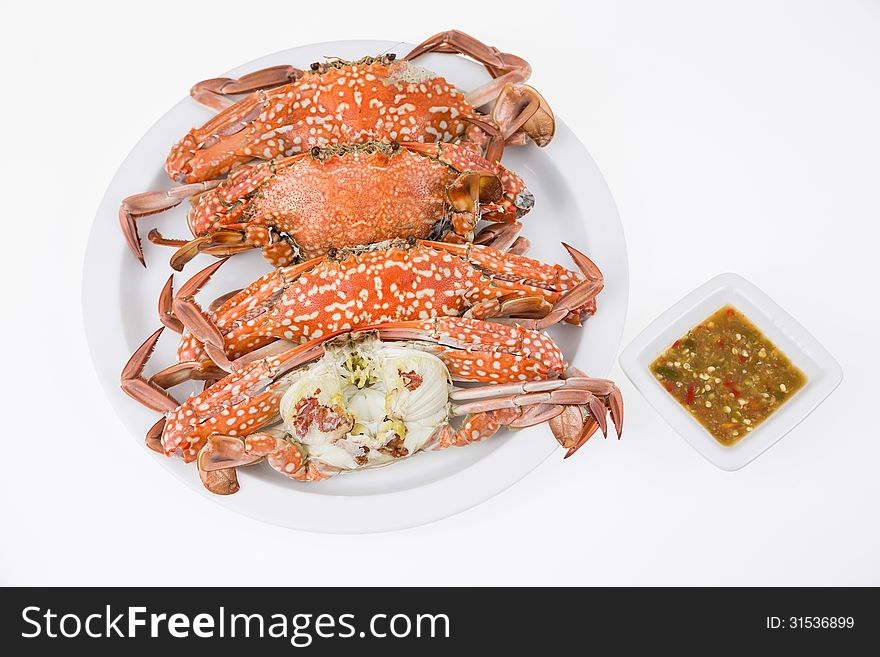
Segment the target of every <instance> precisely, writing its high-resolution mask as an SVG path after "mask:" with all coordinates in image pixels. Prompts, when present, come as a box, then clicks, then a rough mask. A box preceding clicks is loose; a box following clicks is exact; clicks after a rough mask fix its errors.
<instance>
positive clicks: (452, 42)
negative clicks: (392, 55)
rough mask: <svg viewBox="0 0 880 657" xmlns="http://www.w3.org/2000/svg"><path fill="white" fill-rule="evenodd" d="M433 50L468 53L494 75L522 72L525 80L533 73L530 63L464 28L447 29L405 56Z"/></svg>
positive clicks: (521, 77) (520, 76)
mask: <svg viewBox="0 0 880 657" xmlns="http://www.w3.org/2000/svg"><path fill="white" fill-rule="evenodd" d="M429 52H437V53H451V54H455V55H466V56H468V57H470V58H471V59H474V60H476V61H477V62H479V63H480V64H482V65H483V66H484V67H485V68H486V70H487V71H489V75H491V76H492V77H493V78H498V77H499V76H502V75H505V74H507V73H510V72H516V73H518V75H519V81H520V82H525V81H526V80H527V79H528V78H529V75H531V72H532V69H531V67H530V66H529V64H528V62H526V61H525V60H524V59H521V58H519V57H517V56H516V55H511V54H509V53H504V52H501V51H500V50H498V48H495V47H494V46H489V45H487V44H485V43H483V42H482V41H480V40H479V39H476V38H474V37H472V36H471V35H469V34H465V33H464V32H462V31H460V30H447V31H445V32H440V33H438V34H435V35H434V36H432V37H429V38H427V39H425V40H424V41H423V42H422V43H420V44H419V45H417V46H416V47H415V48H413V49H412V50H411V51H410V52H409V53H408V54H407V55H406V56H405V57H404V58H403V59H404V60H408V61H412V60H414V59H416V58H417V57H421V56H422V55H424V54H427V53H429ZM474 104H476V103H474ZM480 104H482V103H480Z"/></svg>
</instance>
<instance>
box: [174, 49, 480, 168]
mask: <svg viewBox="0 0 880 657" xmlns="http://www.w3.org/2000/svg"><path fill="white" fill-rule="evenodd" d="M472 116H482V115H479V114H478V113H477V112H476V110H475V109H474V108H473V107H472V106H470V105H469V104H468V103H467V101H466V100H465V97H464V95H463V94H462V93H461V92H460V91H459V90H458V89H456V88H455V86H454V85H452V84H450V83H449V82H447V81H446V80H445V79H444V78H442V77H440V76H438V75H436V74H434V73H431V72H430V71H427V70H426V69H423V68H421V67H420V66H417V65H415V64H412V63H410V62H407V61H393V59H392V58H390V57H389V56H383V57H378V58H374V57H365V58H364V59H362V60H360V61H357V62H351V63H348V62H341V61H333V62H329V63H325V64H321V65H318V67H317V70H313V71H306V72H305V75H304V76H303V77H302V78H300V79H299V80H296V81H294V82H291V83H290V84H286V85H283V86H280V87H277V88H275V89H271V90H266V91H256V92H254V93H252V94H250V95H248V96H246V97H245V98H243V99H241V100H240V101H238V102H237V103H235V104H233V105H231V106H230V107H228V108H226V109H225V110H224V111H222V112H220V113H219V114H218V115H217V116H215V117H214V118H213V119H211V120H210V121H208V123H206V124H205V125H204V126H203V127H201V128H194V129H193V130H191V131H190V132H189V133H188V134H187V135H186V136H185V137H184V138H183V139H182V140H181V141H180V142H179V143H178V144H176V145H175V146H174V147H173V148H172V149H171V152H170V154H169V155H168V159H167V160H166V163H165V170H166V172H167V173H168V175H169V176H170V177H171V178H172V179H173V180H176V181H178V182H200V181H204V180H210V179H213V178H217V177H220V176H223V175H225V174H226V173H228V172H229V171H230V170H231V169H232V168H233V166H235V165H236V164H241V163H243V162H247V161H249V160H252V159H254V158H261V159H267V160H269V159H273V158H276V157H279V156H282V155H293V154H295V153H300V152H303V151H307V150H309V149H310V148H312V147H313V146H318V147H324V146H327V145H330V144H358V143H365V142H369V141H391V140H399V141H418V142H435V141H440V142H449V141H453V140H456V139H458V138H460V137H461V136H462V135H464V134H465V132H466V131H468V129H469V127H470V128H472V129H473V131H474V132H475V133H479V132H480V131H479V129H478V128H476V127H475V126H473V125H471V124H469V123H468V122H467V119H468V118H469V117H472ZM482 118H483V120H485V117H482Z"/></svg>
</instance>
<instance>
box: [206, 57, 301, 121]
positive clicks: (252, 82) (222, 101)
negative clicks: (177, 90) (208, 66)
mask: <svg viewBox="0 0 880 657" xmlns="http://www.w3.org/2000/svg"><path fill="white" fill-rule="evenodd" d="M303 74H304V72H303V71H301V70H299V69H298V68H294V67H293V66H288V65H281V66H270V67H268V68H264V69H260V70H258V71H253V72H251V73H248V74H246V75H243V76H241V77H240V78H237V79H233V78H211V79H209V80H202V81H201V82H197V83H196V84H195V85H193V88H192V89H190V92H189V93H190V96H192V97H193V99H194V100H195V101H196V102H197V103H200V104H201V105H204V106H205V107H207V108H208V109H212V110H214V111H215V112H222V111H223V110H224V109H226V108H227V107H229V106H230V105H232V103H233V102H234V101H233V100H231V99H230V98H229V97H230V96H238V95H241V94H246V93H250V92H253V91H259V90H261V89H272V88H274V87H280V86H282V85H285V84H289V83H291V82H295V81H296V80H299V79H300V78H301V77H302V76H303Z"/></svg>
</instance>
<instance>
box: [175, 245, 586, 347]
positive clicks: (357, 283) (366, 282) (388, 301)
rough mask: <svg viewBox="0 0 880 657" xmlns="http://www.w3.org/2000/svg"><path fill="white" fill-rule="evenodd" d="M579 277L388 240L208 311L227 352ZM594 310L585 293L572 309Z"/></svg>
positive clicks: (549, 298)
mask: <svg viewBox="0 0 880 657" xmlns="http://www.w3.org/2000/svg"><path fill="white" fill-rule="evenodd" d="M584 280H585V278H584V276H583V275H582V274H580V273H577V272H574V271H570V270H568V269H565V268H564V267H562V266H560V265H557V264H553V265H549V264H546V263H542V262H540V261H538V260H534V259H532V258H528V257H526V256H515V255H513V254H510V253H504V252H501V251H498V250H497V249H493V248H490V247H487V246H477V245H470V244H446V243H441V242H428V241H418V242H416V243H414V244H407V243H406V242H402V241H400V240H398V241H395V242H393V243H392V244H390V245H384V246H381V247H373V248H369V249H351V250H345V251H343V252H340V254H339V256H338V258H329V257H324V258H315V259H313V260H310V261H308V262H304V263H300V264H298V265H294V266H291V267H283V268H280V269H277V270H275V271H272V272H270V273H268V274H265V275H264V276H262V277H260V278H259V279H257V280H256V281H254V282H253V283H252V284H251V285H250V286H248V287H247V288H245V289H244V290H242V291H241V292H239V293H238V294H236V295H235V296H233V297H232V298H230V299H228V300H227V301H226V302H224V303H223V304H222V305H221V306H220V307H218V308H217V309H216V310H215V311H214V314H213V321H214V323H215V324H216V325H217V327H218V328H219V329H220V331H221V333H222V334H223V338H224V346H225V350H226V353H227V355H228V356H229V357H230V358H238V357H240V356H242V355H244V354H247V353H249V352H251V351H253V350H254V349H257V348H259V347H261V346H263V345H265V344H267V343H268V342H271V341H272V340H273V339H275V338H283V339H285V340H290V341H293V342H304V341H306V340H310V339H313V338H317V337H321V336H324V335H327V334H329V333H334V332H336V331H340V330H351V329H357V328H359V327H363V326H371V325H374V324H379V323H382V322H389V321H402V320H419V319H430V318H432V317H438V316H444V317H448V316H458V315H462V314H464V313H465V312H468V311H472V310H473V309H474V307H475V306H478V305H479V304H481V303H489V304H492V303H495V302H496V301H498V302H504V301H507V300H512V299H523V298H527V297H531V298H536V299H541V300H542V302H544V303H546V304H547V305H548V306H550V305H552V304H554V303H555V302H556V301H557V300H558V299H559V298H560V297H561V296H562V294H564V293H565V292H566V291H567V290H570V289H572V288H573V287H574V286H576V285H577V284H579V283H581V282H583V281H584ZM595 311H596V302H595V299H594V298H592V299H590V300H589V301H587V302H586V303H585V304H584V305H583V306H582V307H580V308H577V309H575V310H574V311H573V312H574V314H575V315H577V316H580V315H581V314H593V313H595ZM475 316H477V315H475ZM485 316H486V315H483V317H485ZM177 355H178V360H179V361H181V362H184V361H200V360H202V358H203V356H204V352H203V346H202V343H201V342H199V341H198V340H197V339H196V338H195V337H193V336H192V335H190V334H188V333H187V334H185V335H184V338H183V340H182V341H181V343H180V346H179V348H178V352H177Z"/></svg>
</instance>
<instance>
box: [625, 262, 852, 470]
mask: <svg viewBox="0 0 880 657" xmlns="http://www.w3.org/2000/svg"><path fill="white" fill-rule="evenodd" d="M727 304H730V305H732V306H734V307H735V308H737V309H738V310H740V311H742V312H743V313H744V314H745V315H746V317H748V318H749V319H750V320H751V321H752V322H753V323H754V324H755V325H756V326H757V327H758V328H759V329H760V330H761V331H762V332H763V333H764V335H766V336H767V338H769V339H770V341H771V342H773V343H774V344H775V345H776V346H777V347H779V349H780V350H782V352H783V353H784V354H785V355H786V356H788V358H789V359H791V361H792V362H793V363H794V364H795V365H796V366H797V367H799V368H800V369H801V370H802V371H803V372H804V374H805V375H806V377H807V383H806V384H805V385H804V387H803V388H802V389H801V390H799V391H798V392H797V393H795V394H794V395H793V396H792V397H791V399H789V400H788V401H786V402H785V403H784V404H782V406H780V407H779V408H778V409H777V410H776V411H775V412H774V413H773V414H772V415H771V416H770V417H769V418H767V419H766V420H765V421H764V422H762V423H761V424H759V425H758V426H757V427H756V428H755V430H754V431H752V432H751V433H749V434H748V435H747V436H745V437H744V438H743V439H742V440H740V441H739V442H738V443H736V444H734V445H732V446H730V447H725V446H723V445H721V444H720V443H718V442H717V441H716V440H715V439H714V438H713V437H712V435H711V434H710V433H709V432H708V431H707V430H706V429H705V428H703V426H702V425H701V424H700V423H699V422H697V420H696V419H694V418H693V416H691V414H690V413H688V411H687V410H685V409H684V408H683V407H682V406H681V405H680V404H679V403H678V401H676V400H675V399H674V398H673V397H672V395H670V394H669V393H668V392H667V391H666V390H665V389H664V388H663V387H662V386H661V385H660V382H659V381H657V379H656V378H654V375H653V374H652V373H651V371H650V365H651V363H652V362H653V361H654V359H655V358H656V357H657V356H659V355H660V354H661V353H663V352H664V351H665V350H666V349H667V348H668V347H669V346H670V345H671V344H672V343H673V342H674V341H675V340H677V339H679V338H680V337H681V336H682V335H684V334H685V333H687V331H688V330H689V329H691V328H693V327H694V326H696V325H697V324H699V323H700V322H702V321H703V320H705V319H706V318H707V317H709V316H710V315H711V314H712V313H714V312H715V311H716V310H718V309H719V308H721V307H723V306H725V305H727ZM620 365H621V367H622V368H623V371H624V372H625V373H626V375H627V376H628V377H629V379H630V380H631V381H632V382H633V384H634V385H635V386H636V388H638V389H639V391H640V392H641V393H642V394H643V395H644V396H645V398H646V399H647V400H648V402H649V403H650V404H651V405H652V406H653V407H654V408H655V409H656V410H657V412H658V413H660V415H661V416H662V417H663V419H664V420H666V421H667V422H668V423H669V424H670V425H671V426H672V428H673V429H675V430H676V431H677V432H678V433H679V434H680V435H681V437H682V438H684V439H685V440H686V441H687V442H688V443H689V444H690V445H691V447H693V448H694V449H695V450H697V451H698V452H699V453H700V454H702V455H703V457H705V458H706V459H707V460H708V461H709V462H711V463H713V464H714V465H716V466H718V467H719V468H721V469H723V470H729V471H733V470H738V469H740V468H742V467H743V466H745V465H746V464H748V463H749V462H751V461H752V460H753V459H755V458H756V457H758V456H759V455H760V454H762V453H763V452H764V451H766V450H767V449H769V448H770V447H771V446H773V445H774V444H775V443H776V442H778V441H779V440H780V439H781V438H782V437H783V436H785V435H786V434H787V433H788V432H789V431H791V430H792V429H793V428H794V427H795V426H797V425H798V423H800V422H801V421H802V420H803V419H804V418H805V417H807V416H808V415H809V414H810V413H812V412H813V410H815V409H816V407H817V406H819V404H821V403H822V401H823V400H824V399H825V398H826V397H827V396H828V395H829V394H831V392H832V391H833V390H834V389H835V388H836V387H837V386H838V385H840V382H841V380H842V378H843V370H842V369H841V367H840V364H839V363H838V362H837V361H836V360H835V358H834V357H833V356H832V355H831V354H830V353H829V352H828V350H827V349H825V347H823V346H822V345H821V344H819V342H818V341H817V340H816V338H814V337H813V336H812V335H811V334H810V333H809V332H808V331H807V330H806V329H805V328H804V327H803V326H802V325H801V324H800V323H799V322H798V321H797V320H796V319H795V318H794V317H792V316H791V315H789V314H788V313H787V312H785V311H784V310H783V309H782V308H781V307H780V306H779V305H778V304H777V303H776V302H775V301H773V300H772V299H771V298H770V297H769V296H767V295H766V294H765V293H764V292H762V291H761V290H760V289H758V288H757V287H756V286H755V285H753V284H752V283H750V282H749V281H747V280H746V279H744V278H743V277H742V276H739V275H737V274H732V273H727V274H720V275H718V276H716V277H715V278H712V279H711V280H709V281H707V282H706V283H704V284H703V285H701V286H700V287H698V288H697V289H695V290H694V291H693V292H691V293H690V294H688V295H687V296H685V297H684V298H683V299H681V300H680V301H679V302H678V303H676V304H674V305H673V306H672V307H671V308H669V309H668V310H667V311H666V312H664V313H663V314H661V315H660V317H658V318H657V319H655V320H654V321H653V322H651V324H650V325H649V326H648V327H647V328H646V329H645V330H644V331H642V332H641V333H640V334H639V335H638V337H636V338H635V339H634V340H633V341H632V342H631V343H630V344H629V346H627V347H626V349H624V351H623V353H622V354H621V355H620Z"/></svg>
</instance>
